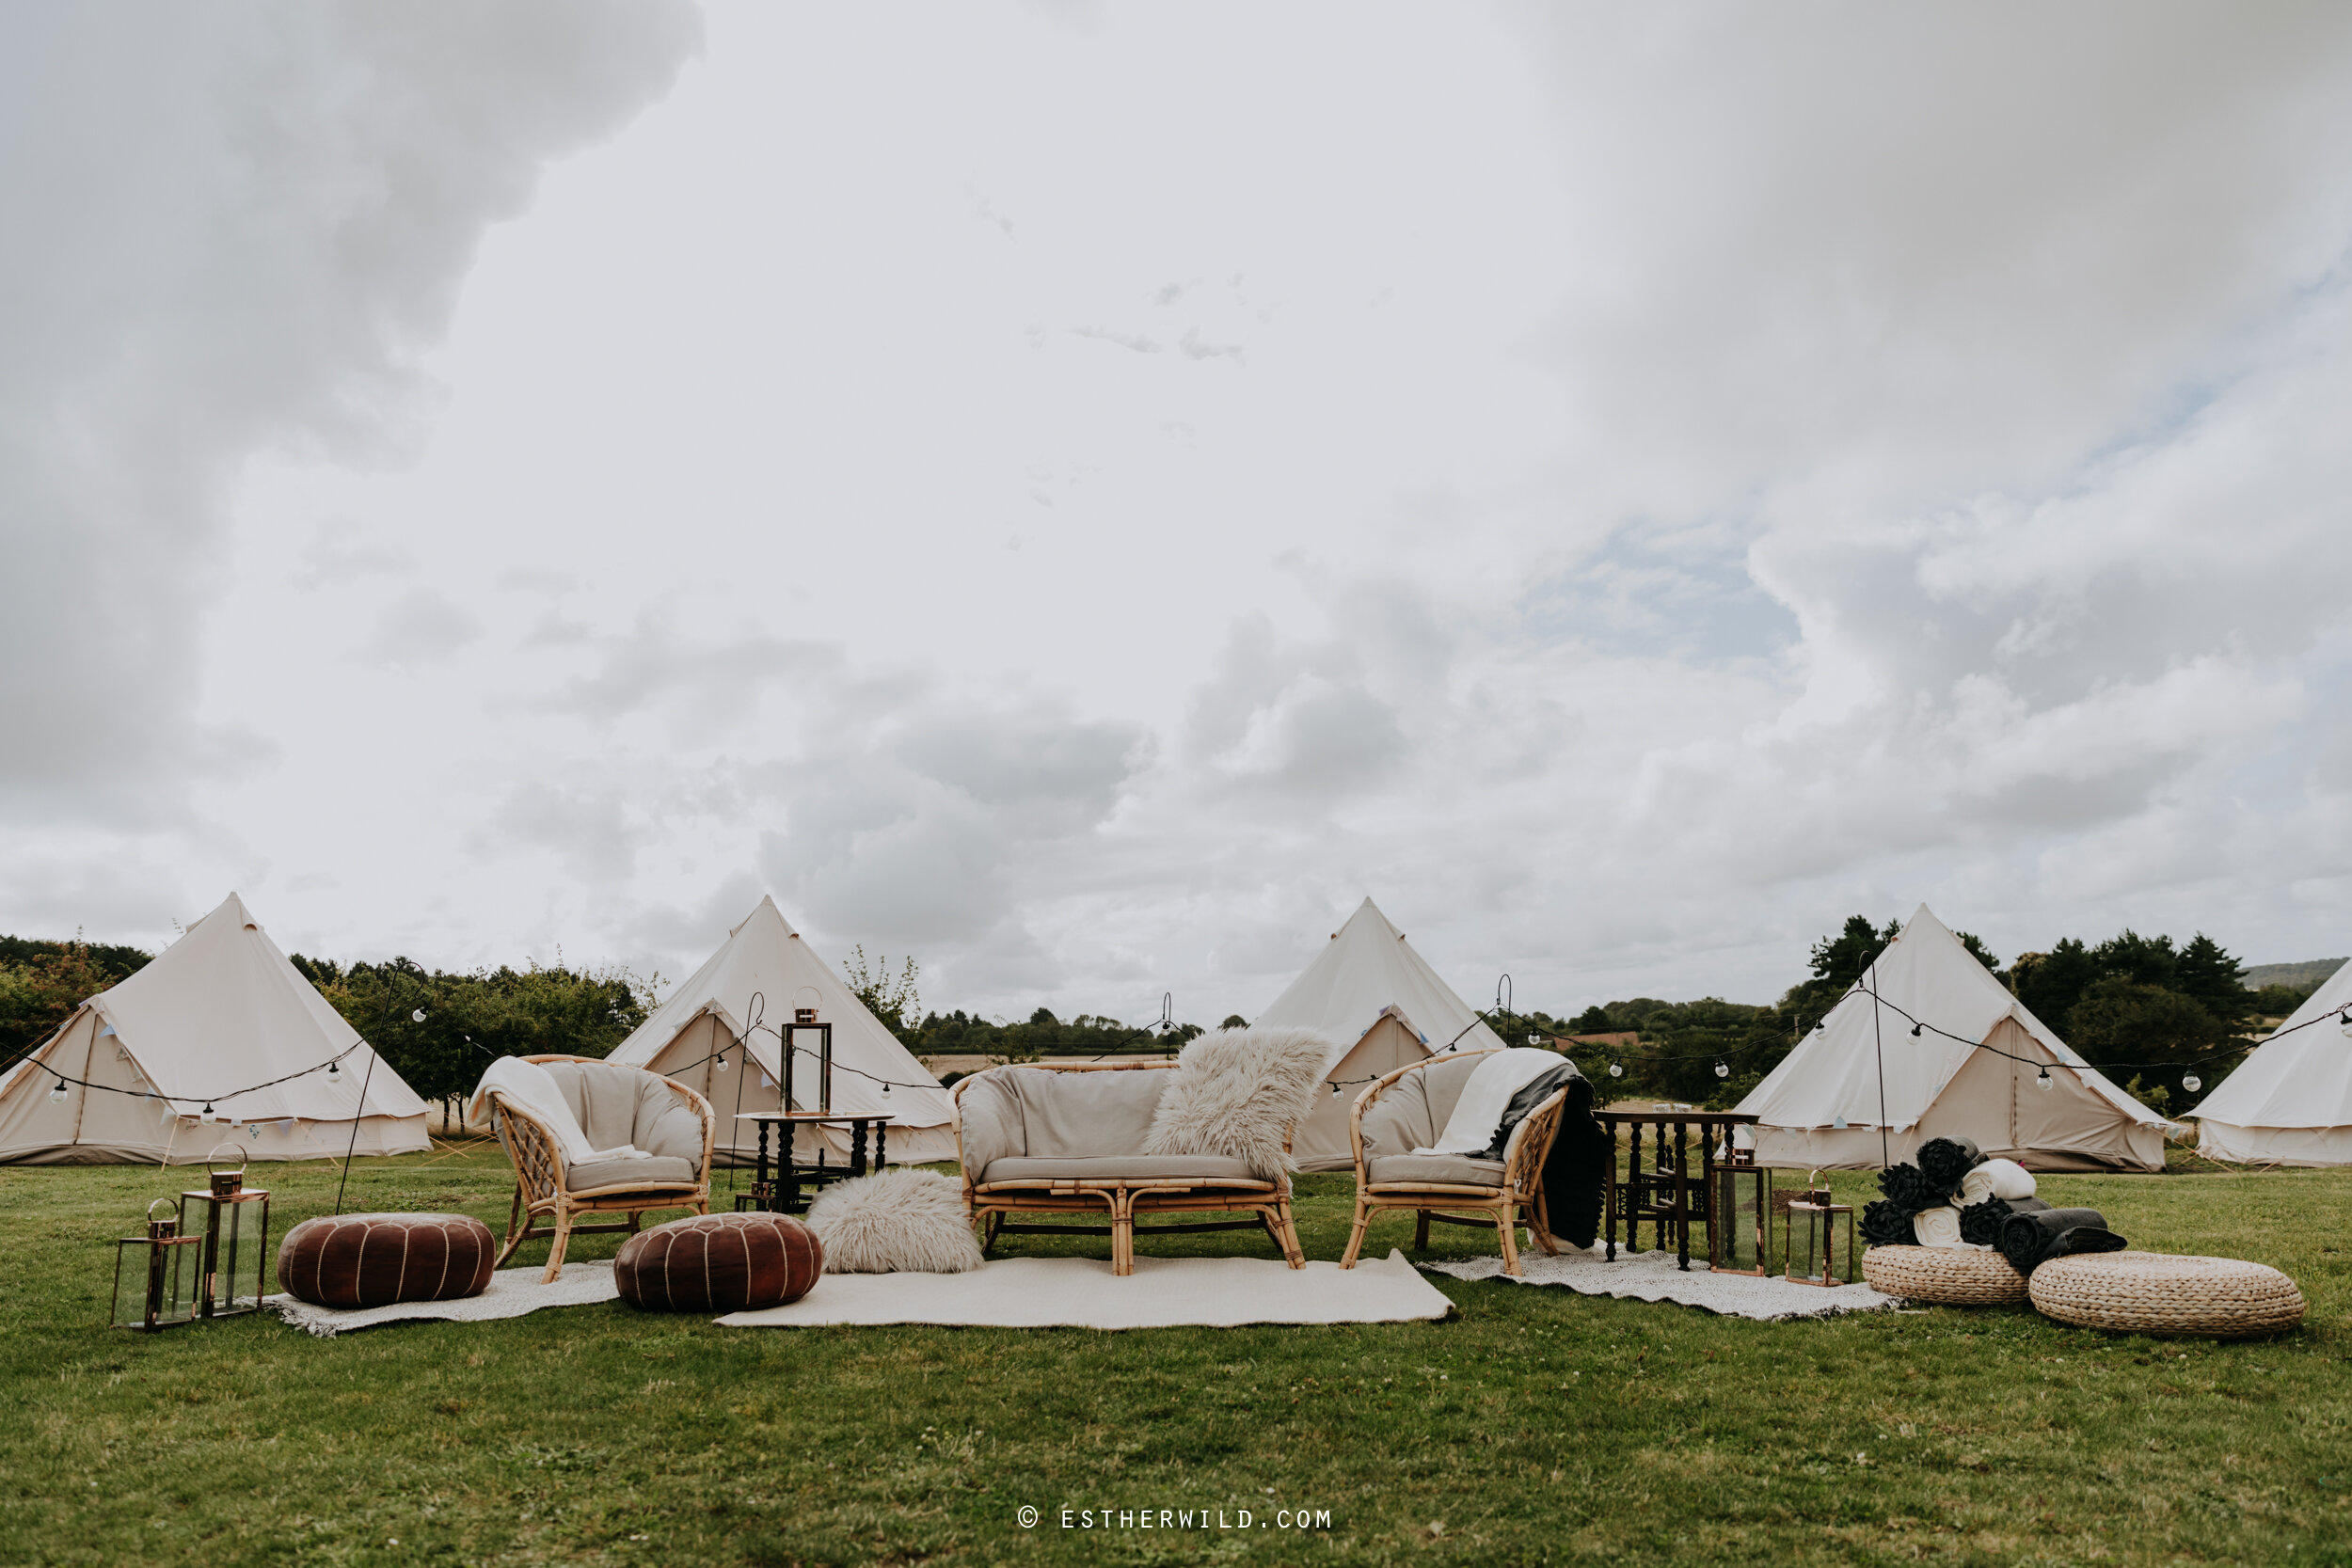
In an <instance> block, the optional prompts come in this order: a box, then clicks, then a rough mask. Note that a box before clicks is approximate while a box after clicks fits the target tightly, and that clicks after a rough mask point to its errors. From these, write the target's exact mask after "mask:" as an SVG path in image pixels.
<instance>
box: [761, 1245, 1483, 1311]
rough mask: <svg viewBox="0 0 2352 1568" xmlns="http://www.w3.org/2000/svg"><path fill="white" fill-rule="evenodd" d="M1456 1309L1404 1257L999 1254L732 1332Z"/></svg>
mask: <svg viewBox="0 0 2352 1568" xmlns="http://www.w3.org/2000/svg"><path fill="white" fill-rule="evenodd" d="M1452 1310H1454V1304H1453V1303H1452V1302H1451V1301H1449V1300H1447V1299H1446V1296H1445V1293H1444V1292H1443V1291H1439V1290H1438V1288H1437V1287H1436V1286H1434V1285H1432V1284H1430V1283H1429V1281H1427V1280H1426V1279H1423V1278H1422V1276H1421V1275H1420V1273H1419V1272H1418V1271H1416V1270H1415V1269H1414V1268H1413V1266H1412V1264H1410V1263H1408V1262H1406V1260H1405V1255H1404V1254H1403V1253H1401V1252H1391V1253H1390V1254H1389V1256H1388V1257H1387V1258H1385V1259H1369V1258H1368V1259H1364V1260H1363V1261H1361V1262H1359V1263H1358V1264H1357V1265H1356V1267H1354V1268H1353V1269H1348V1270H1343V1269H1341V1267H1340V1266H1339V1265H1338V1264H1337V1263H1310V1264H1308V1265H1307V1266H1306V1267H1305V1268H1303V1269H1293V1268H1290V1267H1288V1266H1287V1265H1285V1264H1283V1263H1280V1262H1278V1261H1276V1260H1274V1259H1268V1258H1138V1259H1136V1272H1135V1273H1134V1274H1132V1275H1128V1276H1127V1277H1126V1278H1124V1279H1121V1278H1120V1277H1119V1276H1118V1275H1114V1274H1112V1273H1111V1266H1110V1264H1108V1263H1107V1262H1097V1261H1095V1260H1093V1259H1086V1258H1000V1259H996V1260H995V1261H993V1262H992V1263H989V1264H986V1265H985V1266H983V1267H981V1268H978V1269H976V1270H974V1271H972V1272H971V1273H969V1274H829V1275H825V1276H824V1277H823V1278H822V1279H820V1280H818V1282H817V1288H816V1289H815V1290H812V1291H809V1293H808V1294H806V1295H804V1296H803V1297H802V1298H801V1299H800V1300H798V1301H796V1302H794V1303H793V1304H792V1305H791V1306H789V1307H767V1308H764V1309H762V1310H760V1311H756V1312H734V1313H730V1314H728V1315H727V1316H726V1317H723V1318H721V1319H720V1320H719V1322H720V1323H723V1324H726V1325H728V1326H730V1327H734V1328H817V1327H821V1326H824V1325H827V1324H833V1323H945V1324H953V1325H958V1326H963V1327H971V1328H1180V1327H1196V1326H1197V1327H1202V1328H1233V1327H1238V1326H1239V1325H1241V1324H1243V1323H1408V1322H1412V1321H1414V1320H1416V1319H1425V1318H1442V1317H1444V1316H1445V1315H1446V1314H1447V1313H1448V1312H1451V1311H1452Z"/></svg>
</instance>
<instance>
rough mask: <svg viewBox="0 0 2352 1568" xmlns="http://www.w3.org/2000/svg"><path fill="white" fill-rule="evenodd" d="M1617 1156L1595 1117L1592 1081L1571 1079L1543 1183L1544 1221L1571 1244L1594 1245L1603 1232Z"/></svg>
mask: <svg viewBox="0 0 2352 1568" xmlns="http://www.w3.org/2000/svg"><path fill="white" fill-rule="evenodd" d="M1546 1076H1549V1074H1547V1075H1546ZM1513 1098H1514V1100H1516V1099H1517V1097H1516V1096H1515V1097H1513ZM1537 1103H1539V1104H1540V1103H1541V1100H1540V1099H1539V1100H1538V1101H1537ZM1616 1156H1617V1146H1616V1140H1615V1139H1613V1138H1612V1137H1610V1136H1609V1134H1608V1133H1607V1132H1602V1131H1601V1126H1600V1123H1599V1122H1597V1121H1595V1120H1594V1119H1593V1085H1592V1080H1590V1079H1588V1078H1585V1077H1582V1076H1581V1075H1580V1076H1578V1077H1576V1078H1574V1079H1571V1080H1569V1081H1568V1098H1567V1100H1566V1101H1565V1103H1564V1104H1562V1105H1561V1107H1560V1132H1559V1135H1558V1136H1556V1137H1554V1138H1553V1139H1552V1140H1551V1157H1550V1158H1549V1159H1548V1160H1546V1161H1545V1162H1544V1176H1543V1183H1544V1220H1545V1223H1546V1224H1547V1225H1549V1227H1551V1233H1552V1234H1553V1235H1554V1236H1557V1237H1559V1238H1560V1239H1561V1240H1562V1241H1564V1242H1565V1243H1568V1244H1569V1245H1570V1246H1577V1247H1588V1246H1591V1245H1592V1244H1593V1240H1594V1238H1595V1237H1597V1236H1598V1235H1599V1234H1600V1206H1601V1195H1602V1194H1603V1193H1605V1192H1606V1191H1607V1190H1608V1185H1609V1173H1610V1171H1611V1169H1612V1167H1613V1166H1614V1164H1616Z"/></svg>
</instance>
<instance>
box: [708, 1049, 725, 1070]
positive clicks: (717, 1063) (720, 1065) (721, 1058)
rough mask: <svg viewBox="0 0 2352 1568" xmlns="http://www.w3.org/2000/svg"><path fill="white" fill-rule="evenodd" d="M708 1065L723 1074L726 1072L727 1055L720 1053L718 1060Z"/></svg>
mask: <svg viewBox="0 0 2352 1568" xmlns="http://www.w3.org/2000/svg"><path fill="white" fill-rule="evenodd" d="M710 1065H711V1066H712V1067H715V1068H717V1069H719V1070H720V1071H721V1072H724V1071H726V1069H727V1053H725V1052H723V1051H722V1052H720V1053H719V1058H718V1060H716V1061H714V1062H712V1063H711V1064H710Z"/></svg>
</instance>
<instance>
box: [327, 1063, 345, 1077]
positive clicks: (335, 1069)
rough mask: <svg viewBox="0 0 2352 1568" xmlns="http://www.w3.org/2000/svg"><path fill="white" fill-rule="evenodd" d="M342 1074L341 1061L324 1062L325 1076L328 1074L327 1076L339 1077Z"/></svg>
mask: <svg viewBox="0 0 2352 1568" xmlns="http://www.w3.org/2000/svg"><path fill="white" fill-rule="evenodd" d="M342 1075H343V1064H342V1063H341V1062H329V1063H327V1064H326V1076H328V1077H329V1078H341V1077H342Z"/></svg>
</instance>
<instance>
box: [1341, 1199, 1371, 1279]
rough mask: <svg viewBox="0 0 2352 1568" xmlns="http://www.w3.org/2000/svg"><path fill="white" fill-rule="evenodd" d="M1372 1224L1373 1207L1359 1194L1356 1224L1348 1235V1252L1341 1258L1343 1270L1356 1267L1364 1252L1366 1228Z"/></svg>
mask: <svg viewBox="0 0 2352 1568" xmlns="http://www.w3.org/2000/svg"><path fill="white" fill-rule="evenodd" d="M1371 1223H1372V1206H1371V1205H1370V1204H1368V1203H1366V1202H1365V1201H1364V1197H1363V1195H1362V1194H1361V1193H1359V1194H1358V1195H1357V1196H1356V1224H1355V1227H1354V1228H1352V1229H1350V1230H1349V1231H1348V1233H1347V1251H1346V1252H1345V1253H1344V1254H1343V1255H1342V1256H1341V1258H1340V1267H1341V1268H1343V1269H1352V1268H1354V1267H1355V1266H1356V1259H1357V1256H1358V1255H1359V1253H1361V1252H1362V1251H1363V1250H1364V1227H1366V1226H1367V1225H1370V1224H1371Z"/></svg>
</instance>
